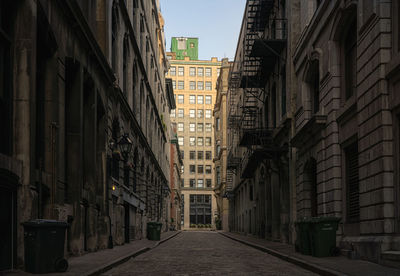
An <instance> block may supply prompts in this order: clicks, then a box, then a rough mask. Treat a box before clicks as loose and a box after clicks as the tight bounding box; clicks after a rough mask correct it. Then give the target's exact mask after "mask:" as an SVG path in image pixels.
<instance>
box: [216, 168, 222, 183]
mask: <svg viewBox="0 0 400 276" xmlns="http://www.w3.org/2000/svg"><path fill="white" fill-rule="evenodd" d="M215 170H216V175H217V176H216V180H217V186H219V185H220V184H221V167H217V168H216V169H215Z"/></svg>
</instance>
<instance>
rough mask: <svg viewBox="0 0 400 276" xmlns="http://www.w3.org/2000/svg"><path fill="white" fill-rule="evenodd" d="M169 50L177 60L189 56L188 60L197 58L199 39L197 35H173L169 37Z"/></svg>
mask: <svg viewBox="0 0 400 276" xmlns="http://www.w3.org/2000/svg"><path fill="white" fill-rule="evenodd" d="M171 52H172V53H174V54H175V58H174V59H177V60H183V59H185V57H189V59H190V60H198V59H199V39H198V38H197V37H173V38H172V39H171Z"/></svg>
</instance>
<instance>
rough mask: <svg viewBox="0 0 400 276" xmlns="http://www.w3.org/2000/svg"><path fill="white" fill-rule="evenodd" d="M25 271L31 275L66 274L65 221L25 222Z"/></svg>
mask: <svg viewBox="0 0 400 276" xmlns="http://www.w3.org/2000/svg"><path fill="white" fill-rule="evenodd" d="M22 225H23V226H24V243H25V270H26V271H27V272H31V273H48V272H65V271H66V270H67V268H68V262H67V260H65V259H64V242H65V230H66V229H67V227H68V224H67V223H66V222H63V221H56V220H45V219H37V220H31V221H28V222H24V223H23V224H22Z"/></svg>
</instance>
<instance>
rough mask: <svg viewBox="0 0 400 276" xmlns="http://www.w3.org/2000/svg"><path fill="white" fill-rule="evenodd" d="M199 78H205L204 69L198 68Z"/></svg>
mask: <svg viewBox="0 0 400 276" xmlns="http://www.w3.org/2000/svg"><path fill="white" fill-rule="evenodd" d="M197 76H199V77H202V76H204V68H203V67H199V68H197Z"/></svg>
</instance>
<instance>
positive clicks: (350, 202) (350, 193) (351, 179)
mask: <svg viewBox="0 0 400 276" xmlns="http://www.w3.org/2000/svg"><path fill="white" fill-rule="evenodd" d="M345 154H346V185H347V189H346V190H347V193H346V194H347V221H348V222H356V221H358V220H359V219H360V197H359V193H360V189H359V182H358V144H357V143H354V144H352V145H351V146H349V147H348V148H347V149H346V150H345Z"/></svg>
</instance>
